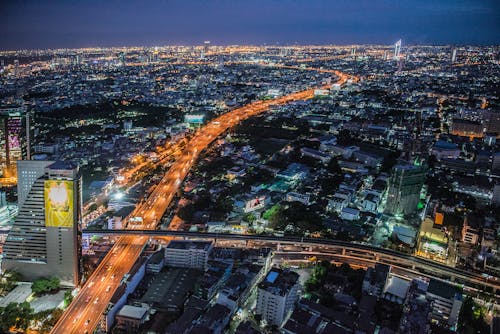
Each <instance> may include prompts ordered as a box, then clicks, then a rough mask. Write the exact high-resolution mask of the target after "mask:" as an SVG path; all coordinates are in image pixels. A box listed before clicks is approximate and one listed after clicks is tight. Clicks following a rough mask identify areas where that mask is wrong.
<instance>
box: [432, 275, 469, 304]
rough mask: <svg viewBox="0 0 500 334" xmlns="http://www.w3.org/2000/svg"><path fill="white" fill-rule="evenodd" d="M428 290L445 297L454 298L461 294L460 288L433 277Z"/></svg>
mask: <svg viewBox="0 0 500 334" xmlns="http://www.w3.org/2000/svg"><path fill="white" fill-rule="evenodd" d="M427 292H428V293H431V294H433V295H436V296H439V297H441V298H445V299H453V298H455V295H456V294H460V293H461V290H460V288H458V287H456V286H454V285H451V284H448V283H445V282H442V281H438V280H436V279H434V278H431V280H430V282H429V287H428V288H427Z"/></svg>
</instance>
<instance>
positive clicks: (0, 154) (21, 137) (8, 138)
mask: <svg viewBox="0 0 500 334" xmlns="http://www.w3.org/2000/svg"><path fill="white" fill-rule="evenodd" d="M30 123H31V122H30V117H29V114H28V113H27V112H26V107H25V106H0V147H3V148H5V149H2V150H0V178H12V177H16V175H17V171H16V161H17V160H22V159H29V158H30V136H31V129H30V126H31V125H30Z"/></svg>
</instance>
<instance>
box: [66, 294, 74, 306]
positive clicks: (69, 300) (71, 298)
mask: <svg viewBox="0 0 500 334" xmlns="http://www.w3.org/2000/svg"><path fill="white" fill-rule="evenodd" d="M72 300H73V295H72V294H71V290H68V291H66V292H65V293H64V307H67V306H68V305H69V304H71V301H72Z"/></svg>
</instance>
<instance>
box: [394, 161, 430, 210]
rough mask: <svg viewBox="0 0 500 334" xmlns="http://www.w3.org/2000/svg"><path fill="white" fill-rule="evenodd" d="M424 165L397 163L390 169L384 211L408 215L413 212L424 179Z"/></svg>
mask: <svg viewBox="0 0 500 334" xmlns="http://www.w3.org/2000/svg"><path fill="white" fill-rule="evenodd" d="M425 171H426V168H425V167H424V166H416V165H397V166H395V167H394V169H393V171H392V175H391V178H390V180H389V190H388V192H387V203H386V207H385V212H386V213H390V214H393V215H409V214H412V213H413V212H415V210H416V209H417V205H418V202H419V201H420V191H421V190H422V186H423V185H424V181H425Z"/></svg>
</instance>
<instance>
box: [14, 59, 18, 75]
mask: <svg viewBox="0 0 500 334" xmlns="http://www.w3.org/2000/svg"><path fill="white" fill-rule="evenodd" d="M14 76H16V77H17V76H19V59H14Z"/></svg>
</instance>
